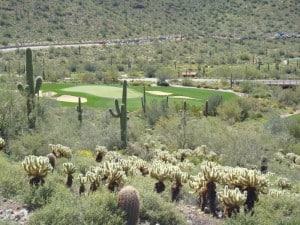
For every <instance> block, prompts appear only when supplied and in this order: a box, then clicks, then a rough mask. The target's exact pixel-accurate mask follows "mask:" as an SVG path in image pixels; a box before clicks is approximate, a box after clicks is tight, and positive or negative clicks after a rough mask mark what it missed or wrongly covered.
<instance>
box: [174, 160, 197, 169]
mask: <svg viewBox="0 0 300 225" xmlns="http://www.w3.org/2000/svg"><path fill="white" fill-rule="evenodd" d="M177 166H178V167H179V168H180V169H183V170H191V169H194V168H195V165H194V164H193V163H191V162H190V161H189V160H188V159H186V160H184V161H183V162H180V163H178V164H177Z"/></svg>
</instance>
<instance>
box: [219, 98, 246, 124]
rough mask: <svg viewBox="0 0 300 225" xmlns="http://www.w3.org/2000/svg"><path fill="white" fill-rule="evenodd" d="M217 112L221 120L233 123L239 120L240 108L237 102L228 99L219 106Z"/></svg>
mask: <svg viewBox="0 0 300 225" xmlns="http://www.w3.org/2000/svg"><path fill="white" fill-rule="evenodd" d="M217 112H218V114H219V116H220V118H221V119H222V120H225V121H228V122H229V123H230V124H234V123H235V122H239V121H240V120H241V114H242V108H241V107H240V106H239V104H238V102H236V101H230V102H226V103H224V104H222V105H221V106H219V107H218V109H217Z"/></svg>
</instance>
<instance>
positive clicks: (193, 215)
mask: <svg viewBox="0 0 300 225" xmlns="http://www.w3.org/2000/svg"><path fill="white" fill-rule="evenodd" d="M178 208H179V210H180V212H181V213H182V214H183V215H184V217H185V218H186V221H187V225H220V224H221V220H220V219H216V218H212V217H211V216H210V215H209V214H205V213H204V212H201V210H200V209H199V208H198V207H196V206H192V205H183V204H180V205H178ZM28 220H29V211H28V210H27V209H26V206H24V205H21V204H19V203H16V202H14V201H12V200H9V199H6V198H3V197H0V224H5V222H7V223H8V222H10V224H21V225H26V224H28Z"/></svg>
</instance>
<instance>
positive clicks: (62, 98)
mask: <svg viewBox="0 0 300 225" xmlns="http://www.w3.org/2000/svg"><path fill="white" fill-rule="evenodd" d="M39 95H40V96H42V97H48V98H54V99H56V100H57V101H62V102H74V103H76V102H78V97H76V96H72V95H61V96H59V97H53V96H55V95H56V92H54V91H48V92H40V93H39ZM80 98H81V102H82V103H84V102H87V99H86V98H82V97H80Z"/></svg>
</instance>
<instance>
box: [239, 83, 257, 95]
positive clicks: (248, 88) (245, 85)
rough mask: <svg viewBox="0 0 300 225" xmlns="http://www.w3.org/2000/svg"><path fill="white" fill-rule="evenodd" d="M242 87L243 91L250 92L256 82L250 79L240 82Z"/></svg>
mask: <svg viewBox="0 0 300 225" xmlns="http://www.w3.org/2000/svg"><path fill="white" fill-rule="evenodd" d="M240 87H241V88H240V90H241V92H243V93H247V94H249V93H252V91H253V88H254V84H253V83H252V82H250V81H244V82H242V83H241V84H240Z"/></svg>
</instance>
